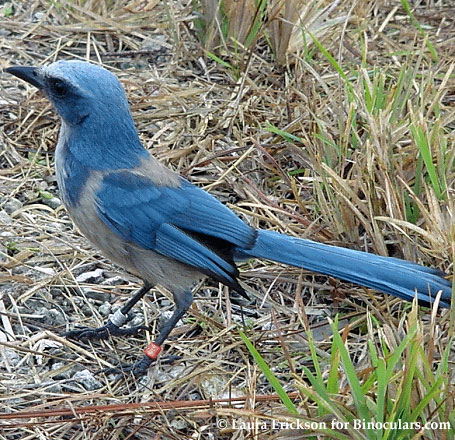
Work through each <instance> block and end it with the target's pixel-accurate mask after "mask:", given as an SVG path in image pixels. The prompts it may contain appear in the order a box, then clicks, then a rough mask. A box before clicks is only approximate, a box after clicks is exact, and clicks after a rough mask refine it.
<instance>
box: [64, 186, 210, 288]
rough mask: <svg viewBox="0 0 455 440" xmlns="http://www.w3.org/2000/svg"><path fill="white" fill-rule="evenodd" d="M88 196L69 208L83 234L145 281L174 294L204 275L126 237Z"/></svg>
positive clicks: (107, 255)
mask: <svg viewBox="0 0 455 440" xmlns="http://www.w3.org/2000/svg"><path fill="white" fill-rule="evenodd" d="M86 194H88V193H86ZM89 199H90V197H84V199H83V200H81V201H80V203H79V204H78V206H75V207H72V206H67V211H68V213H69V215H70V217H71V219H72V220H73V221H74V223H75V224H76V226H77V227H78V228H79V230H80V231H81V232H82V234H83V235H84V236H85V237H86V238H87V239H88V240H89V241H90V242H91V243H92V244H93V245H94V246H95V247H96V248H98V249H100V250H101V251H102V253H103V255H104V256H106V257H108V258H109V259H110V260H112V261H113V262H115V263H117V264H118V265H119V266H121V267H123V268H125V269H126V270H128V271H129V272H131V273H133V274H135V275H137V276H138V277H140V278H142V279H143V280H146V281H148V282H149V283H151V284H153V285H155V284H159V285H161V286H163V287H165V288H167V289H169V290H171V291H172V292H173V293H177V292H183V291H186V290H188V288H190V287H191V285H192V284H193V283H194V282H195V281H197V280H199V279H201V278H203V277H204V275H203V274H201V273H200V272H198V271H197V270H196V269H194V268H192V267H191V266H188V265H186V264H183V263H180V262H178V261H177V260H174V259H171V258H168V257H165V256H163V255H161V254H158V253H156V252H154V251H152V250H150V249H143V248H141V247H139V246H137V245H136V244H134V243H131V242H127V241H125V240H123V239H122V238H121V237H120V236H119V235H117V234H115V232H113V231H111V230H110V229H109V228H108V227H107V226H106V225H105V224H104V222H103V221H102V220H101V219H100V217H99V216H98V213H97V212H96V209H95V207H94V203H93V202H92V201H90V200H89Z"/></svg>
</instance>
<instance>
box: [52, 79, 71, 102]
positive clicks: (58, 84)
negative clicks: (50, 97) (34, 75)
mask: <svg viewBox="0 0 455 440" xmlns="http://www.w3.org/2000/svg"><path fill="white" fill-rule="evenodd" d="M50 88H51V91H52V93H53V94H54V95H55V96H59V97H61V96H64V95H65V94H66V91H67V89H68V87H67V85H66V83H65V81H63V80H61V79H59V78H52V80H51V81H50Z"/></svg>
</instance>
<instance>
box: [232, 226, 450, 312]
mask: <svg viewBox="0 0 455 440" xmlns="http://www.w3.org/2000/svg"><path fill="white" fill-rule="evenodd" d="M258 232H259V235H258V238H257V241H256V244H255V245H254V247H253V248H252V249H238V250H237V251H236V258H239V259H245V258H265V259H267V260H272V261H276V262H279V263H284V264H289V265H291V266H296V267H301V268H304V269H308V270H311V271H314V272H318V273H321V274H324V275H331V276H334V277H336V278H339V279H341V280H345V281H350V282H353V283H356V284H359V285H361V286H365V287H370V288H373V289H376V290H380V291H381V292H385V293H389V294H390V295H394V296H397V297H398V298H402V299H405V300H407V301H412V299H413V298H414V296H415V295H416V293H417V298H418V300H419V303H420V304H423V305H431V303H432V302H433V301H434V298H435V297H436V294H437V293H438V292H439V291H440V290H442V295H441V300H440V306H441V307H450V302H451V298H452V285H451V283H450V282H449V281H448V280H446V279H444V278H442V277H443V276H444V273H443V272H441V271H439V270H436V269H431V268H428V267H424V266H420V265H418V264H415V263H411V262H409V261H405V260H400V259H399V258H393V257H381V256H379V255H375V254H368V253H366V252H361V251H355V250H352V249H346V248H342V247H336V246H330V245H327V244H322V243H317V242H315V241H311V240H304V239H300V238H295V237H290V236H288V235H285V234H280V233H278V232H274V231H264V230H259V231H258Z"/></svg>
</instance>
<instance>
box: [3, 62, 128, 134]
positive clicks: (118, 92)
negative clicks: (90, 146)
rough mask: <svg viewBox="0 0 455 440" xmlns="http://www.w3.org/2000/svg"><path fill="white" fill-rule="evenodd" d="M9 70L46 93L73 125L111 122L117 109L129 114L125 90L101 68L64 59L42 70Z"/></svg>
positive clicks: (112, 75)
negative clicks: (88, 122) (109, 120)
mask: <svg viewBox="0 0 455 440" xmlns="http://www.w3.org/2000/svg"><path fill="white" fill-rule="evenodd" d="M6 71H7V72H8V73H11V74H12V75H15V76H17V77H18V78H20V79H23V80H24V81H27V82H28V83H30V84H32V85H34V86H35V87H37V88H38V89H40V90H42V91H43V92H44V93H45V94H46V96H47V97H48V98H49V100H50V101H51V102H52V104H53V105H54V107H55V109H56V110H57V112H58V113H59V115H60V116H61V118H62V119H63V120H64V121H65V123H66V124H68V125H69V126H75V125H78V124H82V123H83V122H84V121H85V120H86V119H87V118H89V117H93V118H95V119H98V120H106V119H109V115H111V114H113V113H114V114H115V113H116V112H115V110H118V111H119V112H118V113H120V114H123V115H125V111H126V112H127V114H129V106H128V102H127V99H126V96H125V92H124V90H123V87H122V86H121V84H120V82H119V81H118V79H117V77H116V76H115V75H114V74H113V73H111V72H109V71H108V70H106V69H104V68H103V67H101V66H97V65H95V64H91V63H88V62H85V61H74V60H72V61H66V60H61V61H57V62H55V63H52V64H49V65H47V66H41V67H25V66H17V67H9V68H8V69H6Z"/></svg>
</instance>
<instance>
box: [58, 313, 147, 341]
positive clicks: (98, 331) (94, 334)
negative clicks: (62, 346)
mask: <svg viewBox="0 0 455 440" xmlns="http://www.w3.org/2000/svg"><path fill="white" fill-rule="evenodd" d="M128 319H129V317H128V316H126V315H123V314H122V313H121V312H120V311H119V310H118V311H117V312H116V313H114V314H113V315H112V316H111V317H110V318H109V321H107V323H106V324H104V325H103V326H101V327H98V328H90V327H83V328H80V329H75V330H71V331H69V332H65V333H63V336H65V337H66V338H69V339H76V340H79V341H87V340H95V341H97V340H100V339H108V338H109V337H111V336H134V335H137V334H138V333H139V332H140V331H141V330H148V327H147V326H145V325H138V326H135V327H126V328H121V325H123V324H124V323H125V322H126V321H128Z"/></svg>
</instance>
